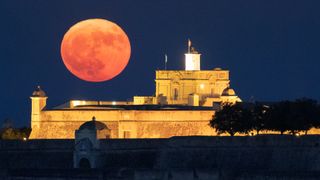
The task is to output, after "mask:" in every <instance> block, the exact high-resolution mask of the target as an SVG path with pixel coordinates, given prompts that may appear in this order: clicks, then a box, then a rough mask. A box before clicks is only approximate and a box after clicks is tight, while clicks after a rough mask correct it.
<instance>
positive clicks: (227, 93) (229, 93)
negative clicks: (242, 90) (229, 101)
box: [222, 87, 236, 96]
mask: <svg viewBox="0 0 320 180" xmlns="http://www.w3.org/2000/svg"><path fill="white" fill-rule="evenodd" d="M235 95H236V93H235V91H234V90H233V89H232V88H230V87H227V88H225V89H224V90H223V91H222V96H235Z"/></svg>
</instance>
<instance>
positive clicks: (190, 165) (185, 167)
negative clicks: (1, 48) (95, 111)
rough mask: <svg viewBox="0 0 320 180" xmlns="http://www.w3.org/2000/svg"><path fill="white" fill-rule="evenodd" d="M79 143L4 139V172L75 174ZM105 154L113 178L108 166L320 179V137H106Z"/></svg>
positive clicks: (153, 174) (121, 170) (138, 173)
mask: <svg viewBox="0 0 320 180" xmlns="http://www.w3.org/2000/svg"><path fill="white" fill-rule="evenodd" d="M73 147H74V141H73V140H30V141H26V142H23V141H0V172H2V171H3V170H4V169H18V170H19V169H20V170H19V172H20V174H21V171H23V172H29V175H28V176H29V177H30V176H32V175H35V174H32V173H41V172H42V173H43V172H48V174H49V175H50V177H53V176H54V175H59V176H63V174H64V173H65V174H69V176H73V175H74V174H73V175H72V173H69V172H73V169H72V152H73ZM101 153H102V154H103V156H102V157H103V160H104V166H103V169H102V170H101V171H102V172H101V171H97V170H93V171H94V172H96V173H95V174H99V173H100V175H101V177H104V178H106V177H109V175H108V174H104V173H103V172H104V169H105V170H106V171H105V172H107V173H111V172H114V174H113V175H110V176H112V177H114V176H115V175H117V176H120V177H119V178H118V179H139V180H141V179H148V180H149V179H169V177H170V178H171V179H179V178H180V179H198V180H199V179H257V178H258V179H279V178H280V179H288V178H291V179H317V178H318V177H319V175H320V136H300V137H295V136H288V135H283V136H279V135H277V136H275V135H268V136H253V137H250V136H246V137H174V138H170V139H111V140H102V141H101ZM29 169H30V170H29ZM35 169H37V171H34V170H35ZM41 169H43V170H41ZM50 169H58V170H55V171H52V170H50ZM66 169H69V170H68V171H66ZM49 170H50V171H49ZM33 171H34V172H33ZM49 172H50V173H51V174H50V173H49ZM81 172H86V171H77V173H78V175H79V176H80V175H81ZM30 173H31V175H30ZM70 174H71V175H70ZM89 174H90V173H89ZM92 174H93V173H92ZM37 175H38V174H37ZM87 175H88V173H87ZM0 176H1V174H0ZM48 179H50V178H49V177H48ZM78 179H79V178H78ZM114 179H116V178H114Z"/></svg>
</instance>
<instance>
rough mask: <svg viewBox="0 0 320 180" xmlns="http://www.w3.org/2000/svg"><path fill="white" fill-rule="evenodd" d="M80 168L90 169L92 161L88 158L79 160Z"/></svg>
mask: <svg viewBox="0 0 320 180" xmlns="http://www.w3.org/2000/svg"><path fill="white" fill-rule="evenodd" d="M79 168H83V169H90V168H91V165H90V161H89V160H88V159H87V158H81V159H80V161H79Z"/></svg>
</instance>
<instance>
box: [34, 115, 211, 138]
mask: <svg viewBox="0 0 320 180" xmlns="http://www.w3.org/2000/svg"><path fill="white" fill-rule="evenodd" d="M213 114H214V112H213V111H212V110H90V109H89V110H84V109H81V110H76V109H75V110H44V111H41V113H40V120H39V121H37V122H35V121H36V120H32V121H33V122H34V123H32V132H31V135H30V138H31V139H73V138H74V132H75V130H76V129H78V128H79V127H80V125H81V124H83V123H84V122H86V121H90V120H91V119H92V117H93V116H95V117H96V119H97V120H98V121H101V122H103V123H105V124H106V125H107V126H108V128H109V129H111V138H168V137H172V136H190V135H214V134H215V131H214V130H213V129H212V128H210V126H209V121H210V119H211V118H212V115H213ZM125 135H126V136H127V137H125Z"/></svg>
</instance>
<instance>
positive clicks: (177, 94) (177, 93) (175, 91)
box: [173, 88, 179, 100]
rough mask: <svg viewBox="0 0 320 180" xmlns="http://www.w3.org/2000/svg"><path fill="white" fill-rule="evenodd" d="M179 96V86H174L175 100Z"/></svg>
mask: <svg viewBox="0 0 320 180" xmlns="http://www.w3.org/2000/svg"><path fill="white" fill-rule="evenodd" d="M178 97H179V91H178V88H174V90H173V99H174V100H177V99H178Z"/></svg>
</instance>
